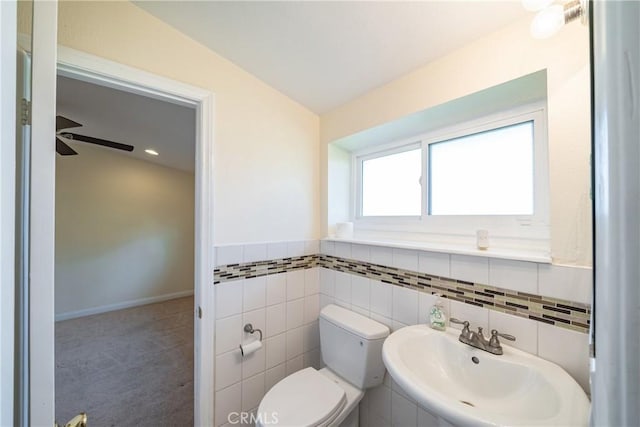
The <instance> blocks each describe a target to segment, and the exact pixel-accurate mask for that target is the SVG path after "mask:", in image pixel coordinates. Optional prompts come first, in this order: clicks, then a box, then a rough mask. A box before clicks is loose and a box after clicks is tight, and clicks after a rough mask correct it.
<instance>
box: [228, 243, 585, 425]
mask: <svg viewBox="0 0 640 427" xmlns="http://www.w3.org/2000/svg"><path fill="white" fill-rule="evenodd" d="M216 265H218V267H217V268H216V270H215V284H216V318H217V319H218V320H217V321H216V355H217V358H216V425H221V424H224V423H226V422H227V420H226V413H228V412H230V411H240V410H251V409H255V407H256V406H257V404H258V403H259V401H260V399H261V398H262V396H263V395H264V393H265V392H266V391H267V390H268V389H269V388H270V387H271V386H272V385H273V384H275V383H276V382H277V381H279V380H280V379H281V378H283V377H284V376H285V375H287V374H289V373H292V372H295V371H296V370H298V369H302V368H303V367H307V366H314V367H316V368H318V367H320V365H321V361H320V352H319V335H318V321H317V319H318V313H319V310H320V309H321V308H322V307H324V306H325V305H327V304H331V303H335V304H338V305H341V306H344V307H346V308H349V309H351V310H353V311H355V312H358V313H360V314H363V315H365V316H367V317H370V318H372V319H375V320H377V321H379V322H381V323H384V324H386V325H387V326H389V328H390V329H391V330H392V331H393V330H397V329H399V328H401V327H403V326H406V325H411V324H416V323H425V322H426V319H427V313H428V310H429V308H430V307H431V306H432V305H433V303H434V302H435V297H434V296H433V295H432V293H436V292H437V293H440V294H442V295H443V296H444V305H445V310H446V312H447V314H448V315H449V316H452V317H458V318H461V319H466V320H469V321H470V322H471V324H472V326H474V327H477V326H482V327H484V328H485V329H490V328H491V329H498V330H500V331H502V332H505V333H510V334H513V335H515V336H516V337H517V339H518V340H517V341H516V342H515V343H513V345H514V346H515V347H518V348H520V349H522V350H524V351H527V352H529V353H532V354H536V355H538V356H540V357H542V358H545V359H548V360H551V361H553V362H555V363H557V364H558V365H560V366H562V367H563V368H564V369H565V370H567V371H568V372H569V373H570V374H571V375H573V377H574V378H575V379H576V380H577V381H578V382H579V383H580V384H581V385H582V387H583V388H584V389H585V390H587V391H588V336H587V334H586V333H585V332H587V331H588V324H589V316H590V306H589V304H588V303H587V302H588V301H589V300H590V287H591V286H590V283H591V270H590V269H586V268H574V267H562V266H552V265H546V264H536V263H531V262H520V261H509V260H501V259H488V258H482V257H471V256H461V255H449V254H442V253H433V252H424V251H415V250H405V249H397V248H388V247H380V246H368V245H361V244H351V243H346V242H345V243H342V242H328V241H322V242H320V243H319V242H317V241H305V242H285V243H273V244H252V245H244V246H240V245H238V246H226V247H219V248H217V264H216ZM567 296H570V297H571V299H568V298H567ZM574 297H575V298H574ZM576 300H577V301H576ZM246 322H252V323H253V324H254V327H258V328H259V327H260V325H262V326H263V328H262V329H266V331H267V333H266V335H265V345H264V347H263V349H262V350H260V351H259V352H258V353H256V354H254V355H252V356H257V357H255V358H252V357H251V356H250V357H249V358H245V360H242V359H241V358H240V356H239V350H238V349H237V346H238V344H239V342H240V340H244V341H249V340H250V339H251V338H250V337H249V336H244V335H243V334H244V333H243V332H242V331H241V328H242V325H243V324H244V323H246ZM261 352H264V353H261ZM387 377H388V376H387ZM360 411H361V417H362V422H365V424H364V425H392V424H393V425H426V424H424V421H425V420H427V419H429V416H430V415H429V414H428V413H427V412H425V411H424V410H422V409H421V408H419V407H418V406H417V405H416V403H415V402H414V401H413V400H412V399H410V398H409V397H408V396H406V395H405V394H404V392H403V391H402V390H401V389H400V388H399V387H398V386H397V385H396V384H395V383H394V382H393V381H392V380H391V379H390V378H386V379H385V383H384V384H383V385H381V386H379V387H377V388H375V389H372V390H369V391H368V392H367V393H366V395H365V399H364V400H363V402H362V405H361V408H360Z"/></svg>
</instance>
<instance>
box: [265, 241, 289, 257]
mask: <svg viewBox="0 0 640 427" xmlns="http://www.w3.org/2000/svg"><path fill="white" fill-rule="evenodd" d="M286 257H287V242H277V243H268V244H267V259H280V258H286Z"/></svg>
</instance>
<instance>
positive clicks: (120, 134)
mask: <svg viewBox="0 0 640 427" xmlns="http://www.w3.org/2000/svg"><path fill="white" fill-rule="evenodd" d="M57 91H58V93H57V112H56V114H59V115H62V116H65V117H66V118H69V119H71V120H73V121H75V122H78V123H81V124H82V127H80V128H74V129H69V131H71V132H74V133H79V134H82V135H88V136H93V137H96V138H102V139H108V140H111V141H115V142H122V143H125V144H130V145H133V146H134V147H135V149H134V150H133V152H131V153H128V152H126V151H120V150H115V149H112V148H104V147H100V149H103V150H109V151H111V152H117V153H119V154H123V155H127V156H132V157H136V158H138V159H142V160H146V161H150V162H153V163H157V164H161V165H163V166H168V167H171V168H175V169H180V170H183V171H187V172H193V171H194V169H195V140H196V136H195V131H196V114H195V110H194V109H191V108H188V107H183V106H180V105H176V104H171V103H168V102H163V101H159V100H157V99H153V98H148V97H144V96H140V95H136V94H132V93H128V92H123V91H120V90H116V89H112V88H108V87H104V86H98V85H95V84H91V83H86V82H83V81H80V80H74V79H70V78H66V77H62V76H58V88H57ZM51 138H52V140H53V135H52V136H51ZM66 142H67V143H68V144H69V145H70V146H71V147H72V148H73V149H74V150H76V151H77V152H78V154H79V156H77V157H78V160H81V158H82V150H83V148H84V147H86V146H87V144H85V143H81V142H75V141H69V140H66ZM92 146H93V147H96V146H95V145H92ZM97 147H99V146H97ZM147 148H151V149H154V150H156V151H157V152H158V153H159V155H158V156H151V155H149V154H147V153H145V152H144V150H145V149H147Z"/></svg>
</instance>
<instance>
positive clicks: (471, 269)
mask: <svg viewBox="0 0 640 427" xmlns="http://www.w3.org/2000/svg"><path fill="white" fill-rule="evenodd" d="M451 278H452V279H459V280H466V281H468V282H475V283H482V284H484V285H488V284H489V259H488V258H484V257H477V256H469V255H451Z"/></svg>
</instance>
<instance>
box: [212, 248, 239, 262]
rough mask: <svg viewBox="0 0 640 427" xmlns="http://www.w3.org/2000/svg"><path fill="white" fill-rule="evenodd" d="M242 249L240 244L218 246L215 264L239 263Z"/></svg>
mask: <svg viewBox="0 0 640 427" xmlns="http://www.w3.org/2000/svg"><path fill="white" fill-rule="evenodd" d="M243 249H244V247H243V246H242V245H230V246H218V247H217V248H216V265H226V264H239V263H241V262H242V259H243V256H242V253H243Z"/></svg>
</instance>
